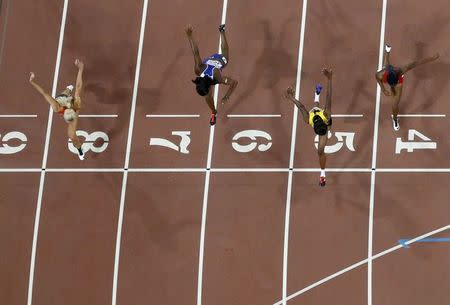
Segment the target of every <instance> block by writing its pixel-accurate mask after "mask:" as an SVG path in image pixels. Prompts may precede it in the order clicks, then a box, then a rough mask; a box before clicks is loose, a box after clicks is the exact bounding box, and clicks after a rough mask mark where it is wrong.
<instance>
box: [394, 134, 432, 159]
mask: <svg viewBox="0 0 450 305" xmlns="http://www.w3.org/2000/svg"><path fill="white" fill-rule="evenodd" d="M415 137H417V138H419V139H420V140H422V141H414V138H415ZM436 148H437V144H436V142H432V141H431V139H430V138H428V137H427V136H425V135H424V134H422V133H420V132H418V131H417V130H415V129H409V130H408V141H407V142H403V141H402V138H397V141H396V143H395V153H396V154H400V153H401V152H402V150H404V149H406V151H407V152H413V151H414V150H415V149H436Z"/></svg>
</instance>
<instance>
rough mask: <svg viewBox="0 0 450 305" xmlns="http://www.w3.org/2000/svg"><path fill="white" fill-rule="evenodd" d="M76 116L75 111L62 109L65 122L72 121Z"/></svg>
mask: <svg viewBox="0 0 450 305" xmlns="http://www.w3.org/2000/svg"><path fill="white" fill-rule="evenodd" d="M77 117H78V115H77V113H76V111H75V110H73V109H66V110H64V120H65V121H66V122H72V121H73V120H75V119H76V118H77Z"/></svg>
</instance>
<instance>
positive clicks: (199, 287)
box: [197, 0, 228, 305]
mask: <svg viewBox="0 0 450 305" xmlns="http://www.w3.org/2000/svg"><path fill="white" fill-rule="evenodd" d="M227 8H228V0H224V1H223V6H222V18H221V22H220V23H221V24H226V18H227ZM219 37H220V36H219ZM221 44H222V38H221V37H220V38H219V48H218V50H219V53H221V47H220V46H221ZM218 98H219V85H216V86H215V90H214V105H215V107H216V109H217V104H218V103H217V100H218ZM214 131H215V126H211V129H210V132H209V144H208V158H207V161H206V168H207V169H208V170H207V171H206V173H205V187H204V190H203V203H202V222H201V226H200V245H199V254H198V278H197V305H201V304H202V296H203V263H204V254H205V233H206V216H207V212H208V195H209V181H210V176H211V171H210V170H209V169H210V168H211V160H212V149H213V144H214Z"/></svg>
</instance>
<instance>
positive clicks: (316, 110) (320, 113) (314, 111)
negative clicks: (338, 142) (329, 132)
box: [309, 107, 328, 127]
mask: <svg viewBox="0 0 450 305" xmlns="http://www.w3.org/2000/svg"><path fill="white" fill-rule="evenodd" d="M316 115H318V116H320V118H321V119H322V120H323V122H324V123H325V124H326V125H328V119H327V117H326V116H325V114H324V113H323V109H322V108H319V107H314V108H313V109H311V110H310V111H309V125H311V126H313V127H314V123H313V118H314V116H316Z"/></svg>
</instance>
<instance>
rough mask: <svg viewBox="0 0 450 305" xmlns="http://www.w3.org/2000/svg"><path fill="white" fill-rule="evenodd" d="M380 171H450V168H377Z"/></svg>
mask: <svg viewBox="0 0 450 305" xmlns="http://www.w3.org/2000/svg"><path fill="white" fill-rule="evenodd" d="M376 171H377V172H380V173H450V168H377V169H376Z"/></svg>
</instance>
